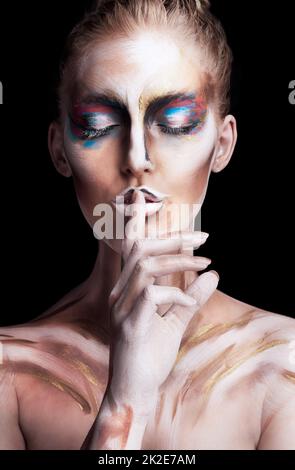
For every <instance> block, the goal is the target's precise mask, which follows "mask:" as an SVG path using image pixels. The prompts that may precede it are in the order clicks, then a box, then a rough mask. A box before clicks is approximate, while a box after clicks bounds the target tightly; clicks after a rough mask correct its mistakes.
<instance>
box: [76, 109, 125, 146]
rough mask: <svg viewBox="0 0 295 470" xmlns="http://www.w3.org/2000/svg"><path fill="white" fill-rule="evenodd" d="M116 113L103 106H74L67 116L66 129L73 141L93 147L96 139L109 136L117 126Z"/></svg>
mask: <svg viewBox="0 0 295 470" xmlns="http://www.w3.org/2000/svg"><path fill="white" fill-rule="evenodd" d="M119 125H120V124H119V119H118V112H116V110H114V109H112V108H111V107H110V106H104V105H75V106H74V107H73V110H72V113H70V114H69V121H68V129H69V134H70V137H71V139H72V140H73V141H77V140H80V141H84V143H83V146H84V147H88V148H91V147H95V146H96V144H97V139H99V138H100V137H104V136H107V135H110V134H111V132H112V131H113V130H114V129H115V128H117V127H118V126H119Z"/></svg>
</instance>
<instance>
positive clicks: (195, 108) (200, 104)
mask: <svg viewBox="0 0 295 470" xmlns="http://www.w3.org/2000/svg"><path fill="white" fill-rule="evenodd" d="M181 107H183V108H185V107H187V108H188V109H190V110H191V111H192V112H193V113H196V114H197V113H204V112H205V111H206V109H207V104H206V100H205V98H203V97H202V96H198V97H197V98H195V99H190V98H187V99H183V98H178V99H176V100H175V101H172V102H171V103H169V105H168V106H165V108H164V109H163V111H167V110H169V109H173V108H181Z"/></svg>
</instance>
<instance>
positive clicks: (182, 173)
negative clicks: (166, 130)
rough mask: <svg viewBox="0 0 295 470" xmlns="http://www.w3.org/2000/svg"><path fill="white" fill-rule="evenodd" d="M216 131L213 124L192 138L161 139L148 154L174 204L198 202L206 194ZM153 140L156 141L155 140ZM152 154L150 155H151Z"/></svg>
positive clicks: (211, 122) (209, 121) (208, 124)
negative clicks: (175, 202)
mask: <svg viewBox="0 0 295 470" xmlns="http://www.w3.org/2000/svg"><path fill="white" fill-rule="evenodd" d="M216 137H217V131H216V128H215V125H214V121H212V120H211V119H208V122H207V124H206V126H205V127H204V128H203V129H202V131H200V133H199V134H198V135H195V136H182V137H174V136H164V137H161V141H159V143H157V144H152V143H151V145H153V146H154V148H153V149H151V150H150V151H151V152H154V155H158V158H157V163H158V165H157V166H158V169H159V173H161V175H162V178H163V179H164V180H165V183H166V184H167V186H166V187H167V188H168V189H167V192H170V191H171V194H173V195H174V196H175V197H174V199H175V201H176V199H177V202H184V201H186V202H191V203H193V202H198V201H199V199H200V198H201V196H202V194H203V192H204V191H205V190H206V186H207V182H208V177H209V174H210V165H211V161H212V156H213V153H214V148H215V142H216ZM155 140H156V139H155ZM151 154H152V153H151Z"/></svg>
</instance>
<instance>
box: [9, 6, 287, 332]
mask: <svg viewBox="0 0 295 470" xmlns="http://www.w3.org/2000/svg"><path fill="white" fill-rule="evenodd" d="M89 4H90V2H88V1H84V2H82V1H80V2H76V3H75V2H72V1H62V2H61V1H50V2H44V3H42V2H37V1H34V2H33V1H28V2H18V3H17V2H9V3H8V2H7V3H3V2H2V3H1V11H0V15H1V17H0V18H1V20H0V21H1V25H0V26H1V37H0V47H1V50H0V58H1V60H0V80H1V81H2V83H3V88H4V104H3V105H2V106H0V119H1V127H0V129H1V130H0V148H1V195H2V199H1V202H2V204H1V222H2V223H1V232H2V236H3V237H2V256H1V260H2V262H1V271H2V272H1V274H2V280H1V284H2V300H3V301H2V308H1V316H0V323H1V324H2V325H11V324H15V323H20V322H23V321H26V320H29V319H31V318H33V317H35V316H37V315H39V314H40V313H42V311H44V310H45V309H46V308H47V307H49V306H50V305H51V304H53V303H54V302H55V301H57V300H58V299H59V298H60V297H61V296H62V295H63V294H65V293H66V292H67V291H68V290H70V289H71V288H72V287H74V286H75V285H77V284H78V283H80V282H81V281H83V280H84V279H85V278H86V277H87V276H88V275H89V273H90V271H91V269H92V265H93V263H94V260H95V256H96V243H97V242H96V240H95V239H94V238H93V235H92V231H91V229H90V228H89V227H88V225H87V224H86V222H85V221H84V219H83V216H82V214H81V212H80V209H79V207H78V204H77V202H76V199H75V195H74V191H73V186H72V181H71V180H70V179H65V178H62V177H61V176H60V175H58V174H57V173H56V172H55V170H54V168H53V166H52V164H51V161H50V157H49V154H48V150H47V128H48V124H49V122H50V121H51V119H53V118H54V116H55V93H54V90H55V86H56V83H57V76H58V62H59V56H60V52H61V47H62V44H63V42H64V39H65V37H66V35H67V33H68V32H69V31H70V29H71V28H72V27H73V25H74V24H75V22H76V21H77V20H78V19H79V18H80V16H81V14H82V12H83V10H84V8H85V6H87V5H89ZM212 10H213V12H214V13H215V14H216V15H217V16H218V17H219V18H220V19H221V21H222V23H223V25H224V27H225V30H226V32H227V35H228V40H229V43H230V45H231V47H232V49H233V52H234V57H235V62H234V72H233V83H232V113H233V114H234V115H235V116H236V118H237V121H238V131H239V138H238V144H237V147H236V150H235V153H234V155H233V157H232V160H231V162H230V164H229V166H228V167H227V168H226V169H225V170H224V171H223V172H221V173H219V174H212V176H211V179H210V183H209V189H208V193H207V196H206V200H205V202H204V205H203V208H202V230H205V231H207V232H209V233H210V237H209V239H208V241H207V243H206V245H205V246H204V247H203V248H202V250H199V252H198V253H200V254H203V255H205V256H208V257H210V258H211V259H212V260H213V263H212V268H214V269H216V270H217V271H218V272H219V274H220V283H219V289H220V290H221V291H223V292H225V293H227V294H229V295H231V296H233V297H235V298H237V299H239V300H242V301H244V302H247V303H250V304H252V305H255V306H257V307H260V308H264V309H268V310H271V311H273V312H277V313H281V314H285V315H289V316H295V300H294V269H293V266H294V233H293V217H294V209H293V207H294V191H295V190H294V171H293V169H294V165H293V160H294V158H295V155H294V153H295V151H294V149H295V142H294V130H295V126H294V123H295V106H291V104H290V103H289V101H288V95H289V92H290V91H289V89H288V84H289V82H290V81H291V80H294V79H295V66H294V62H295V61H294V57H295V54H294V18H295V8H294V2H292V1H288V2H287V1H286V2H280V3H279V4H278V3H277V2H273V3H271V2H267V1H260V2H242V1H241V2H238V1H234V0H232V1H231V0H225V1H222V0H215V1H212Z"/></svg>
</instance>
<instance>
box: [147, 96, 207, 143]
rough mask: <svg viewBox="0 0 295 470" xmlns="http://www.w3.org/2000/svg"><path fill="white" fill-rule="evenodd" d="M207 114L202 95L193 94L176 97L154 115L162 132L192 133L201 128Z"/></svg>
mask: <svg viewBox="0 0 295 470" xmlns="http://www.w3.org/2000/svg"><path fill="white" fill-rule="evenodd" d="M206 116H207V105H206V101H205V99H204V98H203V97H195V96H194V95H192V96H189V97H186V98H177V99H176V100H174V101H172V102H171V103H169V104H168V105H167V106H165V107H164V108H162V109H161V110H160V112H159V113H158V114H157V116H156V121H157V126H158V127H159V128H160V130H161V132H163V133H164V134H172V135H187V134H190V135H193V134H196V133H197V132H199V131H200V130H201V128H202V127H203V125H204V123H205V120H206Z"/></svg>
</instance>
